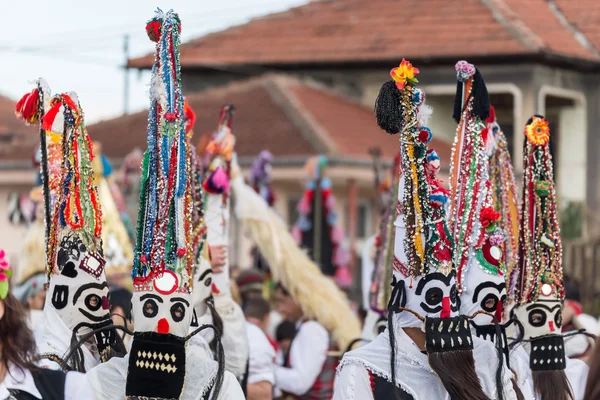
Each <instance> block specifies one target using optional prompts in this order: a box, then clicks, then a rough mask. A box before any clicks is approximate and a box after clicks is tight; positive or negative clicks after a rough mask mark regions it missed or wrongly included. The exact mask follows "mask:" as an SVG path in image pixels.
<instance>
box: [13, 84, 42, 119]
mask: <svg viewBox="0 0 600 400" xmlns="http://www.w3.org/2000/svg"><path fill="white" fill-rule="evenodd" d="M39 101H40V93H39V92H38V90H37V89H33V90H32V91H31V93H27V94H26V95H24V96H23V97H21V100H19V101H18V102H17V104H16V105H15V113H16V114H17V117H19V118H22V119H24V120H25V121H26V122H27V123H29V124H34V123H36V122H38V121H39Z"/></svg>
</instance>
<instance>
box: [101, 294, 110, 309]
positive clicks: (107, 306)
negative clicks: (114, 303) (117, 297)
mask: <svg viewBox="0 0 600 400" xmlns="http://www.w3.org/2000/svg"><path fill="white" fill-rule="evenodd" d="M102 309H103V310H108V309H110V303H109V302H108V297H106V296H102Z"/></svg>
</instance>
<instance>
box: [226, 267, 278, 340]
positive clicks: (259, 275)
mask: <svg viewBox="0 0 600 400" xmlns="http://www.w3.org/2000/svg"><path fill="white" fill-rule="evenodd" d="M235 281H236V283H237V286H238V288H239V290H240V295H241V296H242V307H243V305H244V304H245V303H246V301H248V300H250V299H254V298H261V299H262V298H263V293H264V292H263V289H264V286H265V275H264V273H263V272H262V271H260V270H259V269H256V268H250V269H246V270H243V271H241V272H240V273H239V275H237V277H236V280H235ZM282 320H283V318H282V317H281V314H279V313H278V312H277V310H271V312H270V313H269V324H268V326H267V327H266V328H265V329H264V331H265V332H266V333H267V335H269V337H273V336H275V329H277V326H278V325H279V324H280V323H281V321H282Z"/></svg>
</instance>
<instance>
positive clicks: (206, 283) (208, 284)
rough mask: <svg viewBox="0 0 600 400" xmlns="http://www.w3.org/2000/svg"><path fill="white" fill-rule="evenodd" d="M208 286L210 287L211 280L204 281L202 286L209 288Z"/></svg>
mask: <svg viewBox="0 0 600 400" xmlns="http://www.w3.org/2000/svg"><path fill="white" fill-rule="evenodd" d="M210 285H212V278H208V279H207V280H205V281H204V286H206V287H209V286H210Z"/></svg>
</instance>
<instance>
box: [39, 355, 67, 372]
mask: <svg viewBox="0 0 600 400" xmlns="http://www.w3.org/2000/svg"><path fill="white" fill-rule="evenodd" d="M43 359H46V360H50V361H54V362H55V363H57V364H58V365H59V366H60V369H61V370H62V371H64V372H69V371H71V370H72V369H71V367H69V365H68V364H67V363H66V362H65V361H64V360H63V359H62V358H60V357H59V356H58V355H57V354H54V353H44V354H42V355H41V356H40V360H43Z"/></svg>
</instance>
